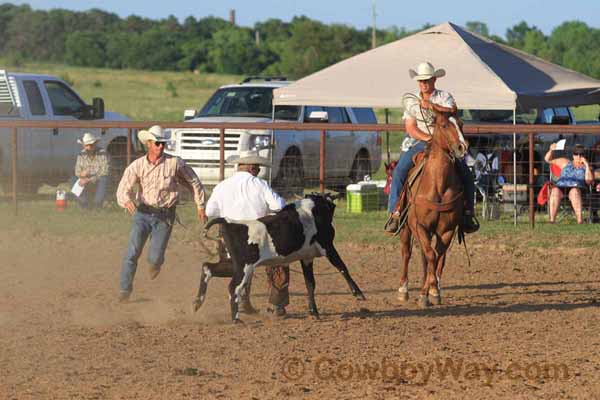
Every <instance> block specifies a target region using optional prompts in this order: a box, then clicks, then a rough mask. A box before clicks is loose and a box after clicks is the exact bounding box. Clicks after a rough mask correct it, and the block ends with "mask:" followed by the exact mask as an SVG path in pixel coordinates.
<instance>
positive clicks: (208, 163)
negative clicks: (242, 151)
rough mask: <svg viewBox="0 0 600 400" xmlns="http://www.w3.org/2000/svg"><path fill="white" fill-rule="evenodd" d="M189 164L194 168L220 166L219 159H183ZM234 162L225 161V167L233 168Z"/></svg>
mask: <svg viewBox="0 0 600 400" xmlns="http://www.w3.org/2000/svg"><path fill="white" fill-rule="evenodd" d="M183 160H184V161H185V163H186V164H187V165H189V166H190V167H192V168H219V162H220V161H219V160H194V159H186V158H184V159H183ZM233 167H234V165H233V164H228V163H227V162H225V169H228V168H233Z"/></svg>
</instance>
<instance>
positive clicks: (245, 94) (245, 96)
mask: <svg viewBox="0 0 600 400" xmlns="http://www.w3.org/2000/svg"><path fill="white" fill-rule="evenodd" d="M272 108H273V88H270V87H237V88H225V89H219V90H218V91H217V92H216V93H215V94H214V95H213V96H212V97H211V98H210V99H209V100H208V102H207V103H206V105H205V106H204V107H202V109H201V110H200V113H199V114H198V116H199V117H221V116H228V117H264V118H271V113H272V112H273V110H272ZM299 111H300V107H298V106H281V107H275V119H284V120H288V121H296V120H297V119H298V115H299Z"/></svg>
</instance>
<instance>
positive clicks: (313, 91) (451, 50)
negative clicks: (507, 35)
mask: <svg viewBox="0 0 600 400" xmlns="http://www.w3.org/2000/svg"><path fill="white" fill-rule="evenodd" d="M423 61H429V62H431V63H432V64H433V65H434V66H435V67H436V68H444V69H445V70H446V77H444V78H440V80H439V82H438V85H437V86H438V87H439V88H441V89H444V90H447V91H449V92H450V93H452V94H453V96H454V98H455V99H456V102H457V104H458V107H459V108H461V109H478V110H516V109H519V108H523V109H527V108H530V107H532V106H543V107H550V106H557V105H561V106H573V105H583V104H596V103H600V90H599V88H600V81H598V80H596V79H592V78H590V77H587V76H585V75H583V74H580V73H578V72H575V71H571V70H568V69H566V68H563V67H560V66H558V65H555V64H552V63H549V62H547V61H544V60H542V59H540V58H537V57H535V56H532V55H530V54H527V53H524V52H522V51H520V50H516V49H514V48H511V47H509V46H505V45H502V44H499V43H496V42H494V41H492V40H489V39H487V38H484V37H482V36H479V35H477V34H474V33H472V32H469V31H467V30H464V29H462V28H461V27H459V26H456V25H454V24H452V23H450V22H446V23H443V24H440V25H437V26H434V27H432V28H429V29H427V30H425V31H422V32H419V33H416V34H414V35H411V36H408V37H406V38H404V39H400V40H397V41H395V42H392V43H389V44H387V45H384V46H381V47H377V48H375V49H373V50H369V51H366V52H364V53H361V54H358V55H356V56H354V57H351V58H349V59H346V60H344V61H341V62H339V63H337V64H334V65H332V66H330V67H328V68H325V69H323V70H321V71H318V72H315V73H314V74H312V75H309V76H307V77H305V78H303V79H300V80H298V81H297V82H295V83H293V84H291V85H289V86H286V87H283V88H280V89H276V90H275V91H274V94H273V102H274V104H275V105H319V106H352V107H378V108H401V107H402V95H403V94H404V93H406V92H411V93H412V92H415V91H416V90H417V85H416V84H415V82H414V81H413V80H411V79H410V77H409V76H408V70H409V68H413V69H414V68H415V67H416V66H417V64H419V63H421V62H423Z"/></svg>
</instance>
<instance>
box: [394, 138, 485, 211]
mask: <svg viewBox="0 0 600 400" xmlns="http://www.w3.org/2000/svg"><path fill="white" fill-rule="evenodd" d="M424 149H425V142H419V143H417V144H416V145H414V146H413V147H411V148H410V149H409V150H408V151H406V152H405V153H403V154H402V156H401V157H400V160H398V164H397V165H396V168H394V172H393V174H392V187H391V188H390V197H389V199H388V212H389V213H392V212H393V211H394V208H396V202H397V201H398V197H399V196H400V192H401V191H402V188H404V182H406V179H407V178H408V171H409V170H410V169H411V168H412V167H413V161H412V158H413V156H414V155H415V154H416V153H418V152H420V151H422V150H424ZM456 165H457V167H458V173H459V175H460V177H461V180H462V183H463V187H464V189H463V190H464V194H463V198H464V201H465V208H466V209H467V210H473V207H474V204H475V182H474V179H473V174H472V173H471V170H470V169H469V167H468V166H467V163H466V161H465V159H464V158H463V159H462V160H459V161H457V162H456Z"/></svg>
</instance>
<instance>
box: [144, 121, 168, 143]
mask: <svg viewBox="0 0 600 400" xmlns="http://www.w3.org/2000/svg"><path fill="white" fill-rule="evenodd" d="M137 136H138V140H139V141H140V142H142V143H146V142H147V141H148V140H151V141H153V142H168V141H169V138H168V137H167V135H166V134H165V131H164V130H163V128H161V127H160V126H158V125H154V126H153V127H151V128H150V129H148V130H141V131H139V132H138V134H137Z"/></svg>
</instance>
